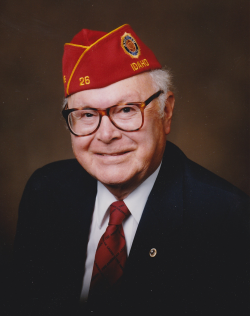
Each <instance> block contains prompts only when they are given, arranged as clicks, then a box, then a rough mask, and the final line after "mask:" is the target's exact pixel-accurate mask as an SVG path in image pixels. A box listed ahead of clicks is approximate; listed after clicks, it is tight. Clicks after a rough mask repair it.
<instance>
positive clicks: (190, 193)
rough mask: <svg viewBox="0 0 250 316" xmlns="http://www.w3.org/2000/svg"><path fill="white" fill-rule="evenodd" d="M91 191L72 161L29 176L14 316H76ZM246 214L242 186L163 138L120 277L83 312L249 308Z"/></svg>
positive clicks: (236, 311) (243, 311)
mask: <svg viewBox="0 0 250 316" xmlns="http://www.w3.org/2000/svg"><path fill="white" fill-rule="evenodd" d="M95 196H96V180H95V179H93V178H92V177H91V176H90V175H89V174H88V173H87V172H86V171H85V170H84V169H83V168H82V167H81V166H80V165H79V164H78V162H77V161H76V160H67V161H59V162H56V163H52V164H49V165H47V166H45V167H43V168H41V169H39V170H37V171H36V172H35V173H34V174H33V175H32V177H31V178H30V180H29V181H28V183H27V186H26V188H25V191H24V194H23V197H22V200H21V203H20V210H19V219H18V226H17V234H16V240H15V262H16V272H15V273H16V274H15V280H17V281H16V283H15V288H17V294H18V295H17V296H18V298H19V301H18V300H16V303H15V304H13V305H15V306H18V311H19V312H20V315H25V316H28V315H32V316H35V315H44V316H45V315H46V316H47V315H58V316H59V315H60V316H62V315H72V316H73V315H76V313H77V306H78V301H79V296H80V292H81V286H82V279H83V274H84V265H85V259H86V249H87V242H88V235H89V228H90V223H91V218H92V213H93V208H94V202H95ZM248 211H249V200H248V198H247V196H246V195H245V194H244V193H243V192H241V191H240V190H238V189H237V188H235V187H234V186H232V185H231V184H229V183H228V182H226V181H225V180H223V179H221V178H219V177H217V176H215V175H214V174H212V173H211V172H209V171H207V170H206V169H204V168H202V167H201V166H199V165H197V164H195V163H194V162H192V161H190V160H189V159H187V158H186V156H185V155H184V154H183V153H182V152H181V151H180V150H179V149H178V148H177V147H176V146H175V145H173V144H171V143H170V142H167V146H166V150H165V154H164V158H163V162H162V166H161V170H160V172H159V175H158V177H157V180H156V182H155V185H154V187H153V189H152V191H151V193H150V196H149V198H148V201H147V204H146V206H145V209H144V212H143V215H142V218H141V221H140V223H139V226H138V230H137V232H136V236H135V239H134V242H133V245H132V249H131V252H130V255H129V258H128V260H127V263H126V267H125V272H124V275H123V278H122V279H121V282H120V283H119V284H118V285H117V286H116V288H115V289H111V290H110V292H108V293H103V296H102V297H100V298H99V299H98V301H97V302H96V301H93V302H90V304H89V306H88V307H86V309H85V311H84V312H83V314H84V315H85V314H86V315H87V314H88V311H87V310H88V309H90V310H91V311H92V312H91V313H90V314H91V315H99V314H100V315H113V314H114V315H118V316H119V315H144V314H146V315H148V314H149V312H151V313H152V314H154V315H248V312H249V310H248V307H249V304H248V302H249V282H248V281H249V275H248V272H249V260H248V259H249V235H248V234H249V214H248ZM151 248H156V249H157V255H156V256H155V257H153V258H152V257H150V255H149V251H150V249H151ZM24 311H25V312H24ZM14 315H18V312H17V311H16V312H15V314H14Z"/></svg>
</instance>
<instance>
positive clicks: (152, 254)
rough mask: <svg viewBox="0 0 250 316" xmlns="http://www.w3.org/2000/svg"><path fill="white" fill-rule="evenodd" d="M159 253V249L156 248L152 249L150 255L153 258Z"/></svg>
mask: <svg viewBox="0 0 250 316" xmlns="http://www.w3.org/2000/svg"><path fill="white" fill-rule="evenodd" d="M156 254H157V250H156V249H155V248H152V249H150V251H149V255H150V257H151V258H153V257H155V256H156Z"/></svg>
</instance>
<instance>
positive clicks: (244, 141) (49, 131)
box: [0, 0, 249, 261]
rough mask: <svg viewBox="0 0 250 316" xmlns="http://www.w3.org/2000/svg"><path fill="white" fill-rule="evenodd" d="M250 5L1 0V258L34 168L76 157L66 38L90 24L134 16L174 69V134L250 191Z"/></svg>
mask: <svg viewBox="0 0 250 316" xmlns="http://www.w3.org/2000/svg"><path fill="white" fill-rule="evenodd" d="M248 6H249V4H248V1H244V0H233V1H230V0H229V1H223V0H219V1H218V0H211V1H203V0H191V1H186V0H180V1H178V0H177V1H157V0H155V1H140V0H139V1H133V0H126V1H123V0H122V1H119V0H117V1H112V0H108V1H102V0H96V1H95V0H89V1H88V0H74V1H48V0H43V1H42V0H35V1H28V0H26V1H17V0H2V1H1V4H0V12H1V13H0V21H1V23H0V28H1V29H0V37H1V38H0V39H1V50H0V57H1V58H0V63H1V67H0V87H1V97H0V98H1V99H0V102H1V115H0V119H1V125H0V128H1V147H0V148H1V164H0V168H1V189H0V198H1V213H0V236H1V243H0V247H1V257H0V260H2V261H4V260H6V259H4V258H8V254H9V252H10V249H11V246H12V243H13V239H14V234H15V228H16V221H17V210H18V204H19V201H20V198H21V195H22V191H23V189H24V186H25V183H26V182H27V180H28V178H29V177H30V175H31V174H32V172H33V171H34V170H35V169H37V168H38V167H41V166H43V165H44V164H46V163H49V162H52V161H55V160H60V159H67V158H71V157H73V155H72V152H71V145H70V137H69V133H68V131H67V130H66V128H65V125H64V122H63V120H62V119H61V114H60V111H61V103H62V98H63V84H62V72H61V57H62V53H63V44H64V43H65V42H68V41H70V40H71V39H72V37H73V36H74V35H75V34H76V33H77V32H79V31H80V30H81V29H82V28H89V29H94V30H102V31H106V32H109V31H111V30H113V29H114V28H116V27H118V26H120V25H122V24H124V23H129V24H131V26H132V27H133V28H134V30H135V31H136V33H137V34H138V35H139V36H140V37H141V39H142V40H143V41H144V42H145V43H146V44H147V45H148V46H149V47H150V48H151V49H152V50H153V51H154V52H155V54H156V56H157V57H158V59H159V61H160V62H161V64H162V65H166V66H167V67H168V68H169V69H171V70H172V73H173V75H174V84H175V86H176V88H177V94H176V107H175V114H174V119H173V124H172V132H171V135H170V137H169V140H171V141H173V142H174V143H175V144H177V145H178V146H179V147H180V148H181V149H182V150H183V151H184V152H185V153H186V154H187V156H188V157H190V158H191V159H193V160H194V161H196V162H198V163H199V164H201V165H203V166H204V167H206V168H208V169H210V170H211V171H213V172H215V173H216V174H218V175H220V176H221V177H223V178H225V179H227V180H228V181H230V182H232V183H233V184H234V185H236V186H238V187H239V188H241V189H242V190H244V191H245V192H248V193H249V180H248V179H249V138H248V137H249V130H248V122H249V107H248V106H249V88H248V80H249V75H248V58H249V29H248V25H249V14H248V11H249V7H248ZM107 75H108V74H107Z"/></svg>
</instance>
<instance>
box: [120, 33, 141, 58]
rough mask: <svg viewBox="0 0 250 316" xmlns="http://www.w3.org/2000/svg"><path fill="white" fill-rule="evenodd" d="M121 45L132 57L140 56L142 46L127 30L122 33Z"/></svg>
mask: <svg viewBox="0 0 250 316" xmlns="http://www.w3.org/2000/svg"><path fill="white" fill-rule="evenodd" d="M121 46H122V48H123V50H124V52H125V53H126V54H128V55H130V56H131V57H132V58H138V57H139V56H140V47H139V45H138V44H137V43H136V40H135V39H134V38H133V36H132V35H131V34H128V33H126V32H125V33H124V34H123V35H122V37H121Z"/></svg>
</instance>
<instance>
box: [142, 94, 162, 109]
mask: <svg viewBox="0 0 250 316" xmlns="http://www.w3.org/2000/svg"><path fill="white" fill-rule="evenodd" d="M163 92H164V91H163V90H159V91H158V92H156V93H155V94H153V95H152V96H151V97H150V98H148V99H147V100H146V101H145V102H144V103H145V106H147V105H148V104H149V103H150V102H152V101H153V100H154V99H156V98H158V97H159V95H160V94H162V93H163Z"/></svg>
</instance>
